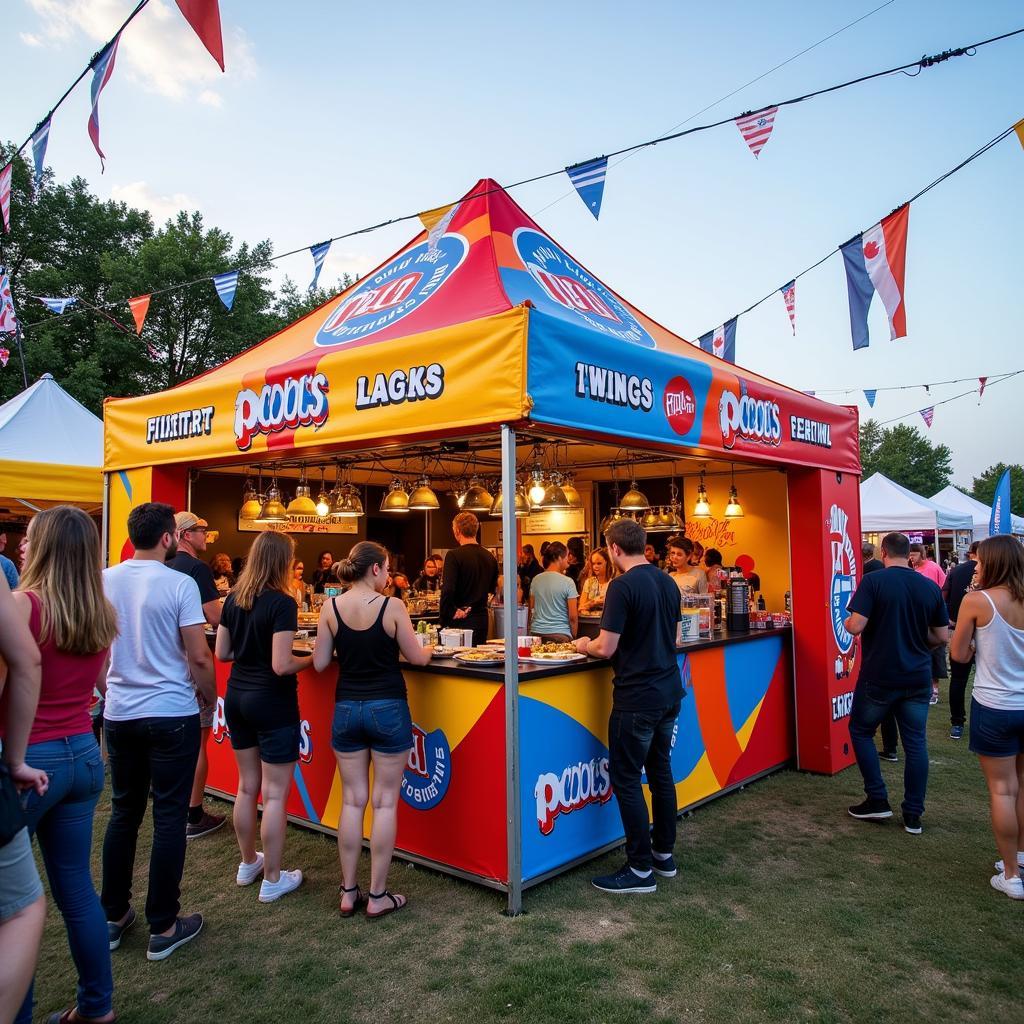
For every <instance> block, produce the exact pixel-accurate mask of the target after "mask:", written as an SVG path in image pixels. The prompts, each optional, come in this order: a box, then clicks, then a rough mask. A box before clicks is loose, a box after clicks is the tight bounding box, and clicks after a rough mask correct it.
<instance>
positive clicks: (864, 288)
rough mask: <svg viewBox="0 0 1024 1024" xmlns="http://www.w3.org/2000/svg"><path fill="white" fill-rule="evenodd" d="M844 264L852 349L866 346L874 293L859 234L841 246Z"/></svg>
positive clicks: (855, 349)
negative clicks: (870, 308)
mask: <svg viewBox="0 0 1024 1024" xmlns="http://www.w3.org/2000/svg"><path fill="white" fill-rule="evenodd" d="M840 251H841V252H842V254H843V263H844V264H845V266H846V290H847V292H848V294H849V297H850V333H851V334H852V335H853V350H854V351H855V352H856V351H857V349H859V348H867V347H868V342H869V340H870V339H869V338H868V308H869V307H870V305H871V300H872V298H873V297H874V294H875V286H874V285H873V284H872V283H871V278H870V277H869V276H868V269H867V267H866V266H865V264H864V246H863V244H862V239H861V236H860V235H857V237H856V238H851V239H850V241H848V242H847V243H846V245H844V246H841V248H840Z"/></svg>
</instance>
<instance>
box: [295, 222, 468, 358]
mask: <svg viewBox="0 0 1024 1024" xmlns="http://www.w3.org/2000/svg"><path fill="white" fill-rule="evenodd" d="M468 252H469V243H468V242H467V241H466V240H465V239H464V238H463V237H462V235H455V234H450V235H442V236H441V238H440V239H439V240H438V243H437V247H436V248H435V249H433V250H431V249H429V248H428V245H427V243H426V242H421V243H420V244H419V245H417V246H416V247H415V248H412V249H408V250H406V251H405V252H403V253H402V255H401V256H396V257H395V258H394V259H393V260H392V261H391V262H390V263H388V264H387V266H384V267H381V268H380V270H378V271H377V272H376V273H375V274H372V275H370V276H369V277H367V278H366V279H365V280H363V281H362V282H361V283H360V285H359V287H358V288H356V289H355V290H354V291H351V292H349V293H348V295H346V296H345V298H344V299H343V300H342V301H341V303H340V305H338V306H337V307H335V309H334V310H332V311H331V315H330V316H329V317H328V318H327V319H326V320H325V321H324V324H323V326H322V327H321V328H320V330H319V331H317V333H316V338H315V339H314V340H315V342H316V344H317V345H320V346H322V347H325V348H327V347H330V348H333V347H336V346H338V345H351V344H352V343H353V342H356V341H361V340H362V339H363V338H368V337H371V336H372V335H374V334H376V333H377V332H378V331H382V330H384V328H386V327H390V326H391V325H392V324H395V323H397V322H398V321H399V320H401V319H402V318H403V317H407V316H408V315H409V314H410V313H411V312H412V311H413V310H415V309H419V307H420V306H422V305H423V304H424V303H426V302H429V301H430V299H432V298H433V297H434V296H435V295H436V294H437V293H438V292H439V291H440V290H441V289H442V288H443V287H444V285H445V284H446V283H447V282H448V281H449V280H451V277H452V275H453V274H454V273H455V271H456V270H458V269H459V267H460V266H461V264H462V261H463V260H464V259H465V258H466V253H468Z"/></svg>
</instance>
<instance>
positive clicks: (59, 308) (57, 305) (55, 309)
mask: <svg viewBox="0 0 1024 1024" xmlns="http://www.w3.org/2000/svg"><path fill="white" fill-rule="evenodd" d="M32 298H33V299H38V300H39V301H40V302H41V303H42V304H43V305H44V306H45V307H46V308H47V309H48V310H50V312H51V313H56V314H57V316H60V315H61V313H63V312H64V311H65V310H66V309H68V307H70V306H73V305H74V304H75V303H76V302H77V301H78V297H77V296H75V295H68V296H66V297H65V298H61V299H55V298H51V297H49V296H46V295H33V296H32Z"/></svg>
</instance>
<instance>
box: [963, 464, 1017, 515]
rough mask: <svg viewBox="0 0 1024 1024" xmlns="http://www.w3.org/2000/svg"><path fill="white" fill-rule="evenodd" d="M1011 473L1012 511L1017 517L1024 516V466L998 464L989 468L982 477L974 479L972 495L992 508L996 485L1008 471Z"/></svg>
mask: <svg viewBox="0 0 1024 1024" xmlns="http://www.w3.org/2000/svg"><path fill="white" fill-rule="evenodd" d="M1007 469H1009V471H1010V511H1011V512H1013V513H1014V514H1015V515H1018V516H1024V466H1021V465H1019V464H1018V463H1013V464H1012V465H1010V466H1007V465H1006V463H1005V462H997V463H996V464H995V465H994V466H989V467H988V469H986V470H985V472H984V473H982V474H981V476H976V477H975V478H974V483H973V485H972V486H971V494H972V495H974V497H975V498H977V499H978V501H980V502H981V503H982V504H983V505H989V506H991V504H992V501H993V499H994V498H995V496H996V485H997V484H998V483H999V478H1000V477H1001V476H1002V475H1003V473H1004V472H1006V470H1007Z"/></svg>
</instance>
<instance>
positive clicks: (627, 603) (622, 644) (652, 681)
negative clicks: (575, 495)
mask: <svg viewBox="0 0 1024 1024" xmlns="http://www.w3.org/2000/svg"><path fill="white" fill-rule="evenodd" d="M605 540H606V542H607V545H608V547H607V550H608V554H609V556H610V557H611V559H612V563H613V564H614V566H615V568H616V569H618V570H619V573H620V575H618V576H616V577H615V579H613V580H612V581H611V583H609V584H608V593H607V595H606V597H605V601H604V611H603V613H602V615H601V632H600V633H599V634H598V636H597V638H596V639H594V640H590V639H587V638H586V637H581V638H580V639H579V640H577V641H576V650H577V651H578V652H579V653H580V654H589V655H593V656H594V657H599V658H611V659H612V669H613V676H612V713H611V716H610V718H609V719H608V767H609V774H610V776H611V783H612V791H613V792H614V793H615V796H616V798H617V800H618V805H619V814H620V815H621V816H622V826H623V829H624V830H625V833H626V863H625V865H624V866H623V867H622V869H621V870H620V871H618V872H617V873H616V874H614V875H605V876H603V877H601V878H595V879H593V884H594V886H595V887H596V888H598V889H601V890H602V891H604V892H624V893H644V892H654V891H656V889H657V887H658V885H657V878H656V877H655V875H660V876H661V877H662V878H672V877H673V876H674V875H675V874H676V865H675V861H674V860H673V859H672V848H673V847H674V846H675V841H676V812H677V810H678V808H677V804H676V787H675V783H674V782H673V779H672V764H671V753H672V732H673V729H674V728H675V723H676V719H677V718H678V717H679V703H680V700H681V698H682V697H683V687H682V682H681V677H680V674H679V665H678V662H677V660H676V629H677V624H678V622H679V617H680V616H679V588H678V587H677V586H676V584H675V581H674V580H673V579H672V578H671V577H670V576H669V575H668V574H666V573H664V572H662V571H661V570H660V569H659V568H658V567H657V566H656V565H652V564H651V563H650V562H648V561H647V559H646V558H645V557H644V545H645V543H646V540H647V536H646V534H645V533H644V530H643V527H641V526H640V524H639V523H636V522H634V521H633V520H631V519H623V520H620V521H619V522H617V523H613V524H612V525H611V526H610V527H608V530H607V531H606V532H605ZM645 766H646V769H647V782H648V785H649V786H650V788H651V807H652V810H653V811H654V828H653V831H652V829H651V820H650V818H649V817H648V814H647V804H646V802H645V801H644V796H643V790H642V789H641V786H640V776H641V774H642V772H643V771H644V768H645Z"/></svg>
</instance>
